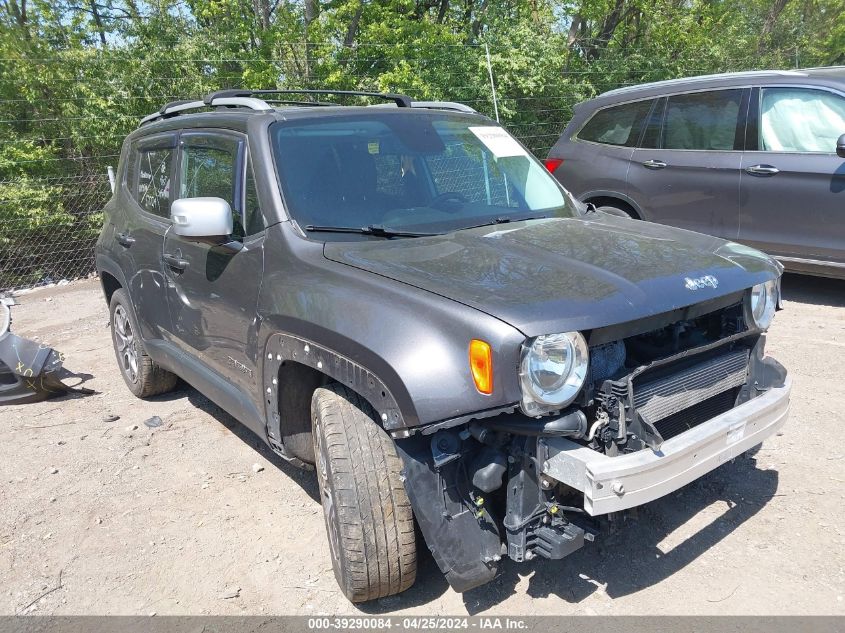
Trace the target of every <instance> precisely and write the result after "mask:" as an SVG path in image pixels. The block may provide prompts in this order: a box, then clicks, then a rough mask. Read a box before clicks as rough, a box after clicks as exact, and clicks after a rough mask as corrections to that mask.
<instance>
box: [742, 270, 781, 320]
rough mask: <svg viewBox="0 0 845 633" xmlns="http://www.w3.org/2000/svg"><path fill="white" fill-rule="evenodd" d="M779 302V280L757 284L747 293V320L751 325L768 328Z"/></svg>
mask: <svg viewBox="0 0 845 633" xmlns="http://www.w3.org/2000/svg"><path fill="white" fill-rule="evenodd" d="M777 302H778V280H777V279H772V280H771V281H767V282H765V283H762V284H757V285H756V286H754V287H753V288H751V291H750V292H749V293H748V294H746V295H745V320H746V322H747V323H748V326H749V327H752V328H757V329H759V330H767V329H769V326H770V325H771V324H772V319H773V318H774V316H775V310H776V309H777Z"/></svg>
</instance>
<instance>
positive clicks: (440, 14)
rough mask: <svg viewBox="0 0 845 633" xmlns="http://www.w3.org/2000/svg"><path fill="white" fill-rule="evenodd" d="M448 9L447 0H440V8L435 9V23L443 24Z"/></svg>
mask: <svg viewBox="0 0 845 633" xmlns="http://www.w3.org/2000/svg"><path fill="white" fill-rule="evenodd" d="M448 11H449V0H440V8H439V9H438V10H437V23H438V24H443V22H444V21H445V20H446V13H447V12H448Z"/></svg>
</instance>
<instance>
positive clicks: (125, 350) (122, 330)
mask: <svg viewBox="0 0 845 633" xmlns="http://www.w3.org/2000/svg"><path fill="white" fill-rule="evenodd" d="M109 325H110V327H111V339H112V346H113V347H114V355H115V358H117V366H118V367H119V368H120V375H121V376H123V381H124V382H125V383H126V386H127V387H129V390H130V391H131V392H132V393H134V394H135V395H136V396H138V397H139V398H146V397H148V396H155V395H158V394H160V393H167V392H168V391H172V390H173V387H175V386H176V382H177V381H178V380H179V378H178V377H177V376H176V374H173V373H171V372H169V371H167V370H166V369H162V368H161V367H159V366H158V365H156V364H155V363H154V362H153V359H152V358H150V357H149V356H148V355H147V351H146V350H145V349H144V343H143V342H142V341H141V338H140V336H139V335H138V332H139V330H138V324H137V322H136V321H135V313H134V312H133V311H132V305H131V304H130V302H129V295H127V294H126V291H125V290H124V289H123V288H120V289H119V290H115V291H114V294H112V296H111V301H110V302H109Z"/></svg>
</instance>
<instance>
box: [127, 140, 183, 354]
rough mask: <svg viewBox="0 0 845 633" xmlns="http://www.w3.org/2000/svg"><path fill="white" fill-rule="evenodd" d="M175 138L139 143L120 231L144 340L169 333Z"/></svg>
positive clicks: (132, 158) (133, 154)
mask: <svg viewBox="0 0 845 633" xmlns="http://www.w3.org/2000/svg"><path fill="white" fill-rule="evenodd" d="M176 139H177V135H176V134H175V133H166V134H156V135H153V136H147V137H143V138H140V139H138V140H137V141H135V143H134V144H133V146H132V149H131V150H130V154H129V166H128V167H127V170H126V187H127V189H128V193H129V205H128V206H129V208H128V209H126V214H125V218H126V221H125V224H124V225H123V226H121V227H116V229H115V230H116V235H115V241H116V243H117V244H118V247H117V248H118V249H119V252H118V255H117V257H118V260H119V264H120V266H121V268H122V269H123V272H124V275H125V278H126V282H127V284H128V286H129V288H128V290H129V295H130V297H131V298H132V303H133V305H134V308H135V315H136V317H137V320H138V326H139V328H140V330H141V336H142V338H143V339H144V340H154V339H160V338H162V337H163V336H164V333H165V332H166V331H167V330H169V329H170V314H169V312H168V309H167V295H166V285H167V284H166V280H165V277H164V270H163V266H162V261H161V245H162V242H163V241H164V235H165V233H166V232H167V230H168V229H169V228H170V204H171V202H172V195H173V182H174V178H175V173H176Z"/></svg>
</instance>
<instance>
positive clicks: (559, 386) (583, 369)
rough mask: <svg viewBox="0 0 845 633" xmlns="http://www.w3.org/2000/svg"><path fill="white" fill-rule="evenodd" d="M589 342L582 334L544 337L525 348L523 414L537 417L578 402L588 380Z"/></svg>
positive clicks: (572, 333) (523, 356) (522, 378)
mask: <svg viewBox="0 0 845 633" xmlns="http://www.w3.org/2000/svg"><path fill="white" fill-rule="evenodd" d="M589 362H590V355H589V351H588V350H587V341H585V340H584V337H583V336H582V335H581V333H580V332H566V333H564V334H545V335H543V336H538V337H537V338H535V339H534V340H533V341H531V342H530V343H528V344H526V345H525V346H524V347H523V348H522V361H521V363H520V372H519V375H520V384H521V386H522V410H523V412H524V413H525V414H526V415H530V416H538V415H543V414H544V413H549V412H551V411H556V410H558V409H562V408H563V407H565V406H566V405H568V404H569V403H570V402H572V401H573V400H574V399H575V396H577V395H578V392H579V391H581V387H582V386H583V385H584V380H585V379H586V377H587V366H588V365H589Z"/></svg>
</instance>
